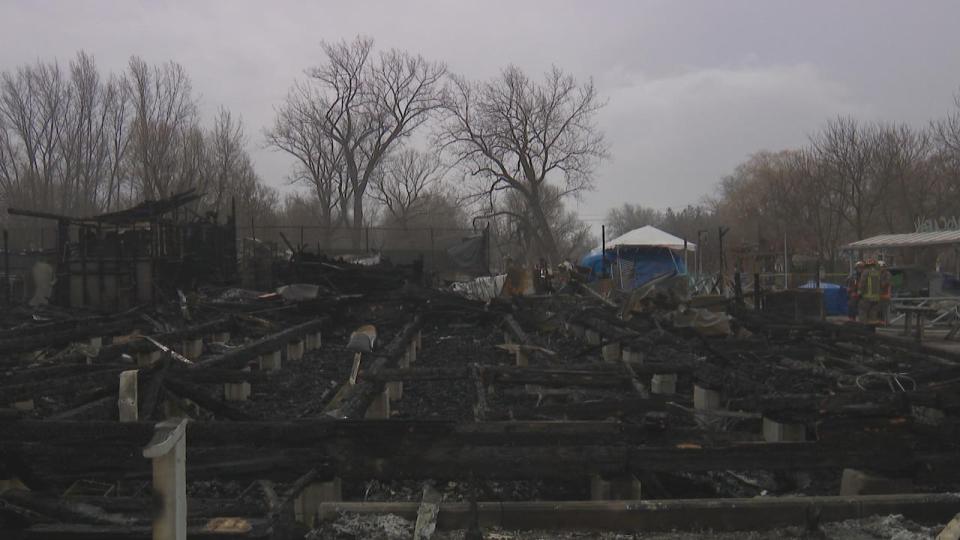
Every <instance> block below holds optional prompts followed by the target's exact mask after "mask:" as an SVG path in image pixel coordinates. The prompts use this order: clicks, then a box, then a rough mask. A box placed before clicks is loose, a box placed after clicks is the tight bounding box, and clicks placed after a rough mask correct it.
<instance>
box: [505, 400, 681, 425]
mask: <svg viewBox="0 0 960 540" xmlns="http://www.w3.org/2000/svg"><path fill="white" fill-rule="evenodd" d="M671 397H673V398H675V397H676V396H671ZM673 401H676V399H674V400H673ZM666 402H667V400H666V399H664V398H661V397H659V396H651V397H650V398H649V399H644V398H633V399H621V400H609V401H583V402H579V403H572V404H566V405H545V406H540V407H535V408H530V409H517V408H513V409H512V410H513V415H514V417H516V418H521V419H523V418H535V417H562V418H567V419H570V420H591V419H595V420H599V419H603V418H610V417H622V416H636V415H641V414H643V413H647V412H662V411H665V410H666Z"/></svg>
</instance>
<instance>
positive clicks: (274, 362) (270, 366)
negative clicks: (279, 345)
mask: <svg viewBox="0 0 960 540" xmlns="http://www.w3.org/2000/svg"><path fill="white" fill-rule="evenodd" d="M281 356H282V355H281V352H280V351H279V350H276V351H273V352H269V353H266V354H264V355H261V356H260V369H262V370H263V371H276V370H278V369H280V368H281V367H282V366H283V362H282V361H281Z"/></svg>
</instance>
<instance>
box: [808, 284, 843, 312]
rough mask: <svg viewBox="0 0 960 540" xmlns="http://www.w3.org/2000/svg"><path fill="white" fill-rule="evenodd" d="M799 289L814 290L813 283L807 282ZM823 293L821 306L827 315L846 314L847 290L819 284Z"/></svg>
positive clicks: (835, 285)
mask: <svg viewBox="0 0 960 540" xmlns="http://www.w3.org/2000/svg"><path fill="white" fill-rule="evenodd" d="M800 288H801V289H816V288H817V283H816V282H815V281H808V282H806V283H804V284H803V285H801V286H800ZM820 289H821V290H822V291H823V305H824V308H825V309H826V310H827V315H846V314H847V288H846V287H844V286H842V285H837V284H836V283H823V282H821V283H820Z"/></svg>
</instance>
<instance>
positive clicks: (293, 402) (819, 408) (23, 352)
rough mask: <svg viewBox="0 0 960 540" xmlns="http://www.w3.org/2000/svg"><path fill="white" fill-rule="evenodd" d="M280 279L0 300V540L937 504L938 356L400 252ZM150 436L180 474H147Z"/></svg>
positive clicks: (468, 526) (798, 521)
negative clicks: (122, 300) (32, 301)
mask: <svg viewBox="0 0 960 540" xmlns="http://www.w3.org/2000/svg"><path fill="white" fill-rule="evenodd" d="M288 271H289V272H290V273H291V275H290V276H288V285H286V286H284V287H280V288H278V289H276V290H272V291H248V290H242V289H230V288H201V289H200V290H198V291H197V292H194V293H187V294H182V295H180V298H179V299H178V300H177V301H174V302H170V303H166V304H159V305H154V306H152V307H149V308H147V307H141V308H135V309H132V310H129V311H126V312H123V313H119V314H114V315H106V316H105V315H99V314H94V313H85V312H80V311H70V310H63V309H57V308H47V309H46V310H45V311H40V312H33V311H27V310H21V311H19V312H9V313H7V314H6V315H5V316H4V317H5V319H4V321H5V323H6V324H7V329H6V330H2V331H0V370H2V373H3V376H2V380H0V404H2V405H0V407H2V408H0V503H2V504H0V532H3V536H4V537H7V536H9V537H12V538H89V537H111V538H141V537H142V538H146V537H149V536H150V530H151V528H153V527H157V526H158V525H157V523H161V522H163V523H165V522H164V521H163V520H165V519H170V520H174V519H180V520H182V521H183V522H184V523H186V527H187V530H188V532H189V533H190V534H191V537H193V535H196V536H197V537H201V536H204V535H218V536H217V537H218V538H223V537H237V538H241V537H242V538H304V537H305V535H306V537H310V538H379V537H382V538H394V537H396V538H409V537H411V536H412V535H418V536H417V537H418V538H425V537H429V536H431V535H433V537H434V538H453V537H459V535H470V534H473V532H476V533H478V534H482V535H485V536H484V537H486V538H518V539H519V538H540V537H558V538H559V537H569V538H577V537H578V536H576V534H579V533H574V532H564V533H560V532H557V530H564V531H574V530H578V529H585V530H595V531H596V530H613V531H616V530H620V531H635V532H638V531H658V530H659V531H663V530H667V531H669V530H673V529H682V530H716V531H724V530H731V531H736V530H751V529H767V528H774V527H785V526H792V527H800V529H799V530H802V531H807V530H813V531H822V532H825V533H826V534H828V535H833V536H836V537H843V536H842V535H841V533H840V532H837V531H841V530H842V529H843V525H842V524H839V525H834V524H830V523H832V522H843V520H847V519H863V518H866V517H867V516H870V515H888V514H902V515H903V516H905V517H904V518H903V520H904V521H902V522H901V523H902V524H904V525H903V527H904V529H905V530H907V531H920V530H923V531H927V529H918V528H917V527H920V525H916V526H914V525H913V524H912V523H913V521H916V522H918V523H937V524H939V526H942V524H943V523H946V522H947V521H949V519H950V518H951V517H952V516H953V515H954V514H956V513H957V512H958V511H960V496H957V495H956V494H955V493H956V492H957V491H958V490H960V468H958V465H960V463H958V461H957V459H956V456H957V455H958V452H960V422H958V419H960V397H958V396H960V393H958V390H960V357H957V356H956V355H953V354H951V353H948V352H945V351H939V350H930V349H929V348H927V347H923V346H919V345H915V344H913V343H911V342H908V341H902V340H897V339H895V338H884V337H882V336H878V335H877V334H876V333H875V332H873V331H872V329H870V328H866V327H862V326H858V325H855V324H852V325H851V324H843V325H840V324H833V323H829V322H825V321H822V320H817V319H812V320H811V319H799V318H796V317H789V316H785V315H783V314H781V313H779V312H778V314H774V313H766V312H754V311H750V310H747V309H745V308H743V307H738V306H737V305H736V302H735V301H733V302H731V301H727V300H726V299H714V300H713V301H705V300H704V299H696V298H694V299H690V298H687V297H686V296H685V295H683V294H682V291H681V290H680V289H679V288H678V287H676V286H674V284H671V283H669V282H662V283H655V284H652V285H651V286H649V287H646V288H644V289H642V290H638V291H633V292H632V293H630V294H618V293H614V294H613V295H612V296H605V295H600V294H598V293H597V292H595V291H594V290H593V289H590V288H588V287H586V286H584V285H578V284H576V283H571V284H570V286H568V287H566V288H565V289H564V290H563V292H560V293H556V294H551V295H539V296H529V297H513V298H510V297H501V296H497V297H493V298H488V299H485V300H477V299H470V298H467V297H464V296H461V295H460V294H458V293H456V292H453V291H443V290H437V289H432V288H428V287H425V286H424V285H423V279H424V278H423V275H422V268H419V269H418V268H417V267H416V265H413V266H411V267H406V269H398V268H397V267H393V266H388V265H385V264H382V263H381V264H380V265H373V266H360V265H354V264H346V263H342V262H333V261H328V260H325V259H322V258H311V257H307V256H301V257H300V258H298V259H297V260H295V261H291V263H290V267H289V269H288ZM361 327H363V328H364V330H362V331H360V330H358V329H360V328H361ZM358 332H359V333H358ZM360 335H362V336H364V339H365V340H367V343H366V346H365V347H358V346H357V343H358V342H359V341H362V340H358V336H360ZM351 336H352V337H353V338H354V339H351ZM184 418H186V419H189V421H188V422H186V423H182V422H181V419H184ZM177 448H180V450H177ZM168 452H185V454H184V457H185V464H184V460H181V461H179V462H178V464H177V463H174V464H172V465H170V466H171V467H174V468H175V467H185V468H184V470H185V482H183V485H181V486H177V485H169V484H168V483H163V482H160V483H158V479H157V475H158V474H160V473H158V471H162V470H165V469H162V467H165V466H166V465H158V463H167V461H164V460H165V459H166V458H165V457H164V456H167V455H169V454H168ZM171 463H173V462H171ZM158 467H160V468H158ZM171 470H174V469H171ZM171 490H173V491H171ZM177 490H182V491H177ZM154 491H156V493H154ZM952 493H953V494H952ZM427 494H429V496H428V495H427ZM164 497H171V498H170V499H164ZM154 500H159V501H163V500H171V501H176V500H182V501H185V503H186V508H185V510H184V509H181V508H179V507H177V506H176V505H174V506H170V505H166V506H163V507H162V509H161V511H159V512H157V511H155V510H154V509H153V508H152V505H153V504H154V503H153V502H152V501H154ZM184 512H185V514H184ZM388 516H389V517H388ZM155 520H156V521H155ZM911 520H912V521H911ZM544 529H551V532H549V533H522V532H510V531H517V530H530V531H536V530H544ZM433 531H436V532H433ZM455 531H460V532H455ZM562 534H567V535H568V536H562ZM736 534H740V533H736ZM904 534H907V533H904ZM911 534H912V532H911ZM918 534H919V533H918ZM97 535H100V536H97ZM538 535H540V536H538ZM471 537H476V536H471ZM608 537H609V538H616V537H618V536H617V533H615V532H610V533H609V536H608ZM653 537H655V538H656V537H658V536H653ZM659 537H663V538H669V537H670V536H669V535H668V536H659ZM731 537H734V536H731ZM737 537H743V536H737ZM755 537H757V538H762V537H764V536H755Z"/></svg>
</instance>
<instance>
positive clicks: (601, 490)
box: [590, 474, 642, 501]
mask: <svg viewBox="0 0 960 540" xmlns="http://www.w3.org/2000/svg"><path fill="white" fill-rule="evenodd" d="M641 498H642V492H641V485H640V480H637V477H635V476H633V475H632V474H631V475H626V476H622V477H618V478H611V479H604V478H603V477H601V476H600V475H599V474H594V475H593V476H591V477H590V500H592V501H635V500H640V499H641Z"/></svg>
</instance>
